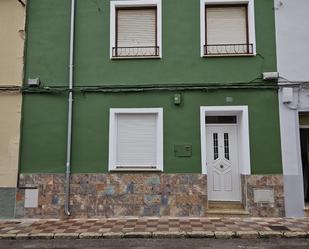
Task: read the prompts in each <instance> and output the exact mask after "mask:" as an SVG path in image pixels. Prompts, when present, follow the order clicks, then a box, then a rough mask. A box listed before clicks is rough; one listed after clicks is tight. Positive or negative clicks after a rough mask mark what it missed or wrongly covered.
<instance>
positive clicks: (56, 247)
mask: <svg viewBox="0 0 309 249" xmlns="http://www.w3.org/2000/svg"><path fill="white" fill-rule="evenodd" d="M47 248H48V249H99V248H100V249H116V248H121V249H124V248H134V249H144V248H151V249H154V248H159V249H165V248H168V249H182V248H192V249H193V248H194V249H219V248H220V249H274V248H276V249H277V248H278V249H309V239H257V240H253V239H250V240H241V239H230V240H218V239H105V240H104V239H98V240H81V239H79V240H0V249H47Z"/></svg>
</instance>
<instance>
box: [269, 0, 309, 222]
mask: <svg viewBox="0 0 309 249" xmlns="http://www.w3.org/2000/svg"><path fill="white" fill-rule="evenodd" d="M275 16H276V39H277V66H278V72H279V74H280V76H281V77H284V78H285V79H288V80H289V81H298V82H299V83H300V82H301V81H309V59H308V58H309V49H308V47H309V45H308V44H309V1H308V0H275ZM281 80H283V79H281ZM308 95H309V89H308V90H307V89H301V90H299V88H298V87H296V88H294V94H293V102H292V103H290V104H283V101H282V89H280V90H279V108H280V128H281V144H282V163H283V174H284V192H285V208H286V215H287V216H289V217H295V216H303V215H304V212H303V211H304V194H303V178H302V165H301V152H300V140H299V123H298V113H299V112H300V111H309V97H308Z"/></svg>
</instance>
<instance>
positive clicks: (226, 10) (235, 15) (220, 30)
mask: <svg viewBox="0 0 309 249" xmlns="http://www.w3.org/2000/svg"><path fill="white" fill-rule="evenodd" d="M206 42H207V45H216V44H247V43H248V39H247V6H244V5H241V6H228V5H223V6H218V7H212V6H206Z"/></svg>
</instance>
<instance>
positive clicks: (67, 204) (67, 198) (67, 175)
mask: <svg viewBox="0 0 309 249" xmlns="http://www.w3.org/2000/svg"><path fill="white" fill-rule="evenodd" d="M74 22H75V0H71V28H70V65H69V89H70V91H69V98H68V101H69V103H68V134H67V162H66V172H65V203H64V212H65V214H66V215H67V216H69V215H71V213H70V176H71V152H72V116H73V115H72V114H73V91H72V90H73V60H74V26H75V25H74Z"/></svg>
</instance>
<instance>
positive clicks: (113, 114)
mask: <svg viewBox="0 0 309 249" xmlns="http://www.w3.org/2000/svg"><path fill="white" fill-rule="evenodd" d="M143 113H144V114H156V115H157V155H156V158H157V165H156V168H139V167H137V168H133V169H132V168H127V169H126V168H121V169H119V168H117V167H116V146H117V144H116V141H117V139H116V136H117V129H116V124H117V120H116V119H117V114H143ZM108 169H109V171H163V108H120V109H119V108H111V109H110V115H109V159H108Z"/></svg>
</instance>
